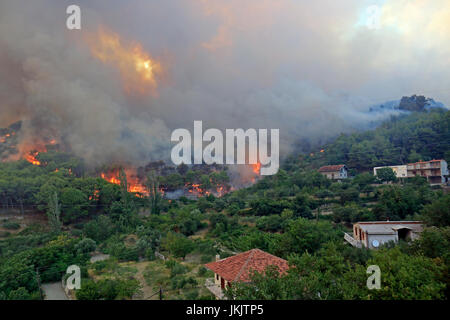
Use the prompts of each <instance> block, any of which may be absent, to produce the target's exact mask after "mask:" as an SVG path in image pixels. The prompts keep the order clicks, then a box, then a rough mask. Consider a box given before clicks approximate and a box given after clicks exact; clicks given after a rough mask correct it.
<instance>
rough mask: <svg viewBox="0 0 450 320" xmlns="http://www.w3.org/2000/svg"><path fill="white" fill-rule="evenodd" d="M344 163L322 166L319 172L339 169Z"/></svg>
mask: <svg viewBox="0 0 450 320" xmlns="http://www.w3.org/2000/svg"><path fill="white" fill-rule="evenodd" d="M344 166H345V165H344V164H337V165H332V166H323V167H320V169H319V172H335V171H339V170H341V168H342V167H344Z"/></svg>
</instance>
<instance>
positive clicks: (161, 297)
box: [159, 286, 163, 300]
mask: <svg viewBox="0 0 450 320" xmlns="http://www.w3.org/2000/svg"><path fill="white" fill-rule="evenodd" d="M162 299H163V291H162V287H161V286H160V287H159V300H162Z"/></svg>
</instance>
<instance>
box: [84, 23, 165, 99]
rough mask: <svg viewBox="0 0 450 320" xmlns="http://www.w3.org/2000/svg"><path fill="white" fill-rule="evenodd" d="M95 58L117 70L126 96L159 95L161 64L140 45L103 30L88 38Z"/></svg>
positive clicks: (100, 29)
mask: <svg viewBox="0 0 450 320" xmlns="http://www.w3.org/2000/svg"><path fill="white" fill-rule="evenodd" d="M86 40H87V43H88V45H89V47H90V50H91V53H92V55H93V56H94V57H95V58H97V59H98V60H100V61H101V62H103V63H104V64H108V65H112V66H113V67H115V68H117V69H118V70H119V72H120V74H121V76H122V80H123V84H124V89H125V91H126V92H128V93H131V92H138V93H142V94H143V93H148V92H150V93H152V94H156V88H157V79H158V78H160V77H161V76H162V67H161V64H160V63H159V62H158V61H156V60H155V59H153V58H152V57H151V56H150V54H149V53H147V52H146V51H145V50H144V49H143V47H142V45H141V44H140V43H138V42H126V41H124V40H122V39H121V38H120V36H119V35H118V34H117V33H114V32H111V31H107V30H105V28H99V31H98V32H97V33H95V34H90V35H88V36H87V38H86Z"/></svg>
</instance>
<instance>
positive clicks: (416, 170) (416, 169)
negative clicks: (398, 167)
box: [407, 160, 449, 185]
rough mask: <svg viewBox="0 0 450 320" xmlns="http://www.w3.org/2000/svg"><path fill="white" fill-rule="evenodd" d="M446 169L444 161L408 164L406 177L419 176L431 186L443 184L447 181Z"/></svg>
mask: <svg viewBox="0 0 450 320" xmlns="http://www.w3.org/2000/svg"><path fill="white" fill-rule="evenodd" d="M448 175H449V174H448V167H447V161H445V160H431V161H419V162H416V163H409V164H408V166H407V177H408V178H411V177H414V176H421V177H425V178H427V180H428V182H429V183H430V184H431V185H438V184H445V183H446V182H447V181H448Z"/></svg>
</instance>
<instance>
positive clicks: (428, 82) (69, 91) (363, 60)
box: [0, 0, 450, 165]
mask: <svg viewBox="0 0 450 320" xmlns="http://www.w3.org/2000/svg"><path fill="white" fill-rule="evenodd" d="M374 3H375V4H376V5H378V7H379V9H380V17H379V19H380V20H379V24H378V25H377V28H370V27H369V25H368V24H367V23H366V22H367V19H368V18H367V17H366V10H367V8H368V7H369V6H370V5H373V4H374ZM69 4H75V3H73V1H70V2H69V1H58V2H56V1H51V0H35V1H32V2H30V1H25V0H19V1H18V0H2V1H1V2H0V48H1V50H0V71H1V75H0V126H7V125H9V124H10V123H11V122H13V121H16V120H19V119H22V120H24V125H23V128H24V133H23V136H22V139H24V141H25V140H26V141H29V142H30V143H32V142H33V140H36V139H41V138H47V137H49V138H50V137H51V138H56V139H58V140H59V141H61V142H62V143H64V144H66V145H67V146H68V147H69V148H70V150H71V151H72V152H74V153H75V154H76V155H78V156H81V157H83V158H85V159H86V160H88V161H89V163H92V164H94V165H97V164H101V163H105V162H115V161H127V162H132V163H135V164H143V163H145V162H148V161H150V160H157V159H168V158H169V157H170V146H171V145H170V133H171V131H172V130H173V129H176V128H187V129H192V127H193V121H194V120H202V121H203V124H204V126H206V127H213V128H219V129H225V128H239V127H242V128H244V129H246V128H257V129H258V128H268V129H270V128H279V129H280V143H281V146H280V150H281V153H282V154H286V153H287V152H289V151H290V150H292V148H294V147H295V145H296V142H298V141H300V140H303V141H308V142H311V143H317V142H321V141H325V140H326V139H328V138H330V137H332V136H335V135H336V134H339V133H341V132H348V131H350V130H352V129H353V128H360V127H362V126H364V124H365V123H369V122H370V120H371V119H368V118H367V115H364V114H363V112H362V111H364V110H366V109H367V108H368V106H370V105H371V104H373V103H382V102H384V101H386V100H393V99H399V98H400V97H401V96H403V95H411V94H414V93H417V94H423V95H426V96H429V97H433V98H435V99H438V100H440V101H442V102H444V103H445V104H447V105H448V104H450V93H449V91H448V87H449V86H450V74H449V73H448V72H447V70H449V67H450V60H449V57H450V52H449V51H450V33H448V30H449V29H450V3H448V1H445V0H435V1H433V2H432V3H430V2H424V1H419V0H410V1H406V0H386V1H370V2H369V1H361V0H348V1H332V0H321V1H314V2H312V1H292V0H278V1H275V0H271V1H269V0H246V1H241V0H227V1H219V0H217V1H214V0H213V1H206V0H171V1H144V0H131V1H127V2H124V1H119V0H109V1H95V2H93V1H87V0H78V1H77V3H76V4H77V5H79V6H80V7H81V12H82V30H81V31H70V30H67V29H66V27H65V20H66V17H67V15H66V13H65V9H66V7H67V6H68V5H69ZM99 28H107V29H108V30H112V32H114V33H115V34H117V35H118V36H119V37H120V39H121V41H122V42H123V43H124V46H125V47H126V45H127V44H132V43H139V45H140V48H141V49H142V50H143V51H145V52H148V53H149V55H150V56H151V57H152V59H155V60H156V61H158V63H160V64H161V66H162V68H163V69H164V76H161V77H160V78H158V79H156V82H157V83H156V85H155V86H152V87H151V88H149V89H148V92H143V91H142V90H136V91H133V90H129V88H130V85H131V86H133V85H135V83H134V82H133V83H131V84H130V83H128V86H124V81H128V82H129V80H130V79H129V78H127V77H125V78H124V65H123V64H121V63H120V62H117V61H116V60H114V59H109V63H104V61H101V59H98V57H96V56H95V55H93V53H92V45H93V44H92V42H90V41H92V39H93V38H92V35H95V34H96V32H98V30H99ZM87 38H89V39H90V41H86V39H87ZM94 41H95V38H94ZM111 62H112V63H111ZM114 62H116V63H114ZM132 79H133V81H135V80H136V79H135V78H132ZM144 88H145V87H144ZM205 129H206V128H205Z"/></svg>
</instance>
